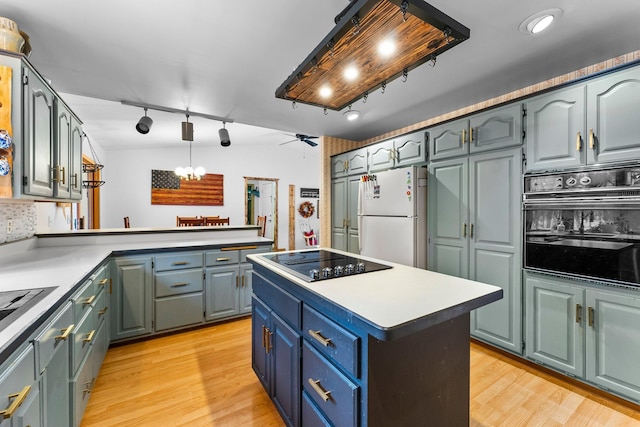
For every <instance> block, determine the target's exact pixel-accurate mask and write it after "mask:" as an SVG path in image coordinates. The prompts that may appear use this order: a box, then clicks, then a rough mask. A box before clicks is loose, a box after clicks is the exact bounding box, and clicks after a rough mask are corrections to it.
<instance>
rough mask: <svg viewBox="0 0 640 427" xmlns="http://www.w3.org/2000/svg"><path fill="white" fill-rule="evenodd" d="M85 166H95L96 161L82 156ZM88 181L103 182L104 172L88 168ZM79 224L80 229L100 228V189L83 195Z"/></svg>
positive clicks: (88, 189)
mask: <svg viewBox="0 0 640 427" xmlns="http://www.w3.org/2000/svg"><path fill="white" fill-rule="evenodd" d="M82 164H83V165H95V164H96V163H95V161H93V160H92V159H91V158H89V157H87V156H86V155H84V154H83V155H82ZM87 170H89V172H86V174H87V181H95V182H98V181H101V180H102V179H101V178H102V171H101V170H100V169H96V168H91V167H89V168H87ZM79 205H80V206H79V212H78V213H77V215H78V218H79V220H78V222H79V227H78V228H80V229H99V228H100V187H99V186H98V187H95V188H93V187H89V188H87V189H86V192H83V194H82V202H81V203H80V204H79Z"/></svg>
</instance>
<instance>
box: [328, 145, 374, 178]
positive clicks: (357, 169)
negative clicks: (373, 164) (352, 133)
mask: <svg viewBox="0 0 640 427" xmlns="http://www.w3.org/2000/svg"><path fill="white" fill-rule="evenodd" d="M365 173H367V149H366V148H361V149H359V150H353V151H349V152H346V153H342V154H339V155H337V156H333V157H331V177H332V178H340V177H343V176H349V175H355V174H365Z"/></svg>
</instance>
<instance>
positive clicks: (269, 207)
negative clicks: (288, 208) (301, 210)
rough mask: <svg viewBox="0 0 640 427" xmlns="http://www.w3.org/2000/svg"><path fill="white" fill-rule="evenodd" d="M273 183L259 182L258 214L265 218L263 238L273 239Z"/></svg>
mask: <svg viewBox="0 0 640 427" xmlns="http://www.w3.org/2000/svg"><path fill="white" fill-rule="evenodd" d="M275 185H276V184H275V182H273V181H260V214H259V215H261V216H266V217H267V225H266V227H265V230H264V237H266V238H267V239H273V225H274V219H275V209H274V208H275V207H274V200H273V198H274V187H275Z"/></svg>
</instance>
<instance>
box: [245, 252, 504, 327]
mask: <svg viewBox="0 0 640 427" xmlns="http://www.w3.org/2000/svg"><path fill="white" fill-rule="evenodd" d="M331 251H333V252H338V253H342V254H346V255H351V256H353V254H348V253H346V252H342V251H338V250H335V249H332V250H331ZM280 253H283V252H280ZM284 253H286V252H284ZM261 255H267V254H261ZM261 255H249V256H248V258H249V259H250V260H252V261H255V262H256V263H257V264H260V265H262V266H265V267H267V268H268V269H270V270H272V271H274V272H276V273H277V274H278V275H280V276H282V277H284V278H286V279H288V280H289V281H290V282H293V283H295V284H297V285H299V286H301V287H304V288H306V289H308V290H310V291H312V292H314V293H315V294H317V295H319V296H320V297H322V298H324V299H326V300H328V301H330V302H332V303H334V304H337V305H339V306H341V307H343V308H344V309H346V310H348V311H349V312H351V313H353V314H355V315H357V316H359V317H361V318H362V319H364V320H366V321H368V322H370V323H372V324H374V325H377V327H379V328H380V329H394V328H397V327H399V326H402V325H405V324H408V323H411V322H414V321H415V320H416V319H420V318H423V317H425V316H429V315H433V314H436V313H439V312H442V311H444V310H451V309H452V308H454V307H461V306H463V305H465V304H467V303H469V302H470V301H473V300H476V299H478V298H482V297H486V296H489V295H491V294H495V293H497V292H500V293H501V292H502V289H501V288H499V287H498V286H493V285H488V284H485V283H480V282H475V281H472V280H466V279H461V278H458V277H454V276H448V275H446V274H441V273H436V272H433V271H429V270H422V269H418V268H413V267H407V266H404V265H400V264H394V263H390V262H385V261H380V260H376V259H373V258H368V257H364V256H359V255H358V258H363V259H368V260H371V261H375V262H379V263H382V264H387V265H392V266H393V268H391V269H388V270H381V271H376V272H371V273H364V274H357V275H353V276H344V277H340V278H336V279H329V280H320V281H316V282H306V281H304V280H302V279H299V278H298V277H297V276H294V275H292V274H290V273H287V272H286V271H285V270H282V269H281V268H279V267H278V265H277V264H275V263H272V262H271V261H269V260H267V259H265V258H264V257H263V256H261ZM496 299H499V298H496ZM467 311H469V310H467Z"/></svg>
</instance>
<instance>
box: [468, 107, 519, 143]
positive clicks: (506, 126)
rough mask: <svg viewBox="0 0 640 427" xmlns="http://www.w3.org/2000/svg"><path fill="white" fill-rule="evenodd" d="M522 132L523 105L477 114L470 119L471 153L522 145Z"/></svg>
mask: <svg viewBox="0 0 640 427" xmlns="http://www.w3.org/2000/svg"><path fill="white" fill-rule="evenodd" d="M522 131H523V129H522V104H514V105H509V106H506V107H503V108H497V109H495V110H491V111H487V112H485V113H480V114H476V115H474V116H472V117H471V118H470V119H469V140H470V145H469V152H470V153H478V152H482V151H487V150H495V149H497V148H507V147H513V146H516V145H521V144H522Z"/></svg>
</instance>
